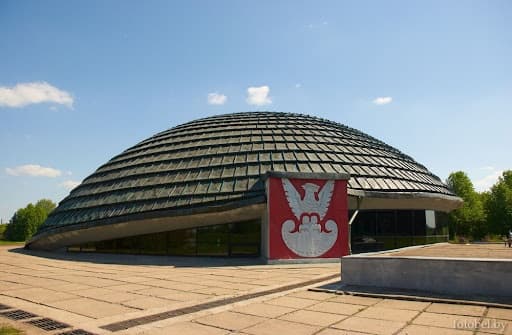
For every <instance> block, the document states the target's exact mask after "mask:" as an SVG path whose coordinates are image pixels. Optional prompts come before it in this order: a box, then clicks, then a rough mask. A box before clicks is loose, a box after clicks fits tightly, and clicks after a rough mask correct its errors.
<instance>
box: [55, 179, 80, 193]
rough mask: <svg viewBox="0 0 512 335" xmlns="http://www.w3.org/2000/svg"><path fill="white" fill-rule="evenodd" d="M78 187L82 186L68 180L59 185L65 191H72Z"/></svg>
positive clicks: (77, 182)
mask: <svg viewBox="0 0 512 335" xmlns="http://www.w3.org/2000/svg"><path fill="white" fill-rule="evenodd" d="M78 185H80V182H79V181H75V180H66V181H64V182H62V183H60V184H59V186H61V187H64V188H65V189H68V190H70V191H71V190H72V189H74V188H75V187H77V186H78Z"/></svg>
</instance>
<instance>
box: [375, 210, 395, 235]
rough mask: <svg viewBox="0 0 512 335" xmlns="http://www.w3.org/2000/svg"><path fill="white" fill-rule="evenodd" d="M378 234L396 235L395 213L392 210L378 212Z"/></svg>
mask: <svg viewBox="0 0 512 335" xmlns="http://www.w3.org/2000/svg"><path fill="white" fill-rule="evenodd" d="M377 234H378V235H395V213H394V212H392V211H386V212H377Z"/></svg>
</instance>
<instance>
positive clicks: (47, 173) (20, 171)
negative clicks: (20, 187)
mask: <svg viewBox="0 0 512 335" xmlns="http://www.w3.org/2000/svg"><path fill="white" fill-rule="evenodd" d="M5 172H6V173H7V174H8V175H11V176H17V177H18V176H31V177H49V178H55V177H58V176H60V175H61V174H62V172H61V171H60V170H57V169H54V168H51V167H44V166H41V165H38V164H27V165H20V166H16V167H13V168H6V169H5Z"/></svg>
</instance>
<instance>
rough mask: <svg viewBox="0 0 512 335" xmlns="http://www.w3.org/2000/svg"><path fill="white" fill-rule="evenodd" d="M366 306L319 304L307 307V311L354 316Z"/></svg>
mask: <svg viewBox="0 0 512 335" xmlns="http://www.w3.org/2000/svg"><path fill="white" fill-rule="evenodd" d="M365 308H366V306H363V305H352V304H343V303H339V302H329V301H325V302H321V303H318V304H315V305H313V306H309V307H307V309H308V310H311V311H318V312H326V313H333V314H342V315H352V314H356V313H357V312H359V311H360V310H362V309H365Z"/></svg>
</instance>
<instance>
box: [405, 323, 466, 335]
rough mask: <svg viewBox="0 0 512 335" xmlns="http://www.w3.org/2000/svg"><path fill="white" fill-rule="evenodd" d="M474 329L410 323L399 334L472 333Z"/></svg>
mask: <svg viewBox="0 0 512 335" xmlns="http://www.w3.org/2000/svg"><path fill="white" fill-rule="evenodd" d="M471 334H473V331H471V330H462V329H453V328H438V327H430V326H418V325H409V326H407V327H405V328H404V329H403V330H402V331H400V332H399V333H398V335H471Z"/></svg>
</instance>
